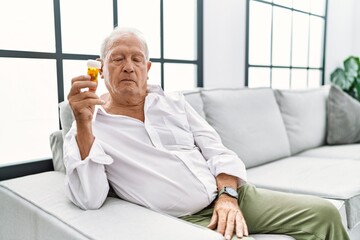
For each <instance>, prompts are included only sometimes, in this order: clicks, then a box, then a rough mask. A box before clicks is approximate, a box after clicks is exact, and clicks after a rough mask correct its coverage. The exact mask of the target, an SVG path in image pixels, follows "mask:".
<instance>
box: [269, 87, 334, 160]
mask: <svg viewBox="0 0 360 240" xmlns="http://www.w3.org/2000/svg"><path fill="white" fill-rule="evenodd" d="M329 89H330V87H329V86H323V87H320V88H315V89H306V90H274V93H275V96H276V100H277V103H278V105H279V108H280V111H281V115H282V118H283V120H284V123H285V127H286V132H287V135H288V137H289V143H290V149H291V155H294V154H297V153H299V152H301V151H304V150H307V149H310V148H315V147H319V146H322V145H324V144H325V140H326V115H327V114H326V101H327V97H328V94H329Z"/></svg>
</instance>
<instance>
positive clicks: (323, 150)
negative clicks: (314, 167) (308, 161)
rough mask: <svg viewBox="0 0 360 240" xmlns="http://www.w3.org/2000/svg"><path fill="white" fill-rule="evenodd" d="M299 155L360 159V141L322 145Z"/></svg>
mask: <svg viewBox="0 0 360 240" xmlns="http://www.w3.org/2000/svg"><path fill="white" fill-rule="evenodd" d="M297 156H303V157H320V158H350V159H351V158H352V159H358V160H360V143H357V144H344V145H336V146H321V147H318V148H313V149H310V150H306V151H304V152H302V153H299V154H298V155H297Z"/></svg>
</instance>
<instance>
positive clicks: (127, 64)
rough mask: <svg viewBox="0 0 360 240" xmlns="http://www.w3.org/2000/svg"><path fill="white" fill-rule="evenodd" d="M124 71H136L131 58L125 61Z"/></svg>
mask: <svg viewBox="0 0 360 240" xmlns="http://www.w3.org/2000/svg"><path fill="white" fill-rule="evenodd" d="M123 71H124V72H126V73H132V72H133V71H134V66H133V63H132V62H131V60H126V61H125V65H124V68H123Z"/></svg>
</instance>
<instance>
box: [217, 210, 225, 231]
mask: <svg viewBox="0 0 360 240" xmlns="http://www.w3.org/2000/svg"><path fill="white" fill-rule="evenodd" d="M227 215H228V212H226V211H218V223H217V231H218V232H219V233H221V234H222V235H224V234H225V228H226V220H227Z"/></svg>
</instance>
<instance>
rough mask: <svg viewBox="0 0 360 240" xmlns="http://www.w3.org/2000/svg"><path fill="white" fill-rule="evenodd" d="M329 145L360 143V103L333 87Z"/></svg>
mask: <svg viewBox="0 0 360 240" xmlns="http://www.w3.org/2000/svg"><path fill="white" fill-rule="evenodd" d="M327 107H328V131H327V139H326V140H327V143H328V144H348V143H356V142H360V102H359V101H357V100H355V99H354V98H352V97H351V96H350V95H348V94H347V93H345V92H343V91H342V90H341V89H340V88H338V87H336V86H331V89H330V93H329V98H328V105H327Z"/></svg>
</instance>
